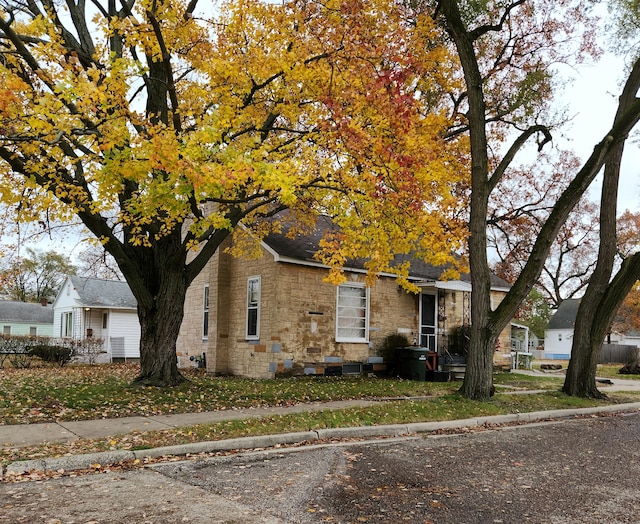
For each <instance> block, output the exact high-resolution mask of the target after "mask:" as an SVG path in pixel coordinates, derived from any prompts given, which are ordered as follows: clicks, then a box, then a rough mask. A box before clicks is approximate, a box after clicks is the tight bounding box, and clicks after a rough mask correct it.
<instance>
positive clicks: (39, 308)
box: [0, 300, 53, 337]
mask: <svg viewBox="0 0 640 524" xmlns="http://www.w3.org/2000/svg"><path fill="white" fill-rule="evenodd" d="M0 326H2V334H3V335H31V336H39V337H50V336H51V335H52V333H53V308H52V307H51V306H50V305H48V304H45V305H42V304H33V303H27V302H14V301H12V300H0Z"/></svg>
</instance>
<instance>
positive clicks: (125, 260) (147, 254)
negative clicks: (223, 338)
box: [105, 228, 197, 387]
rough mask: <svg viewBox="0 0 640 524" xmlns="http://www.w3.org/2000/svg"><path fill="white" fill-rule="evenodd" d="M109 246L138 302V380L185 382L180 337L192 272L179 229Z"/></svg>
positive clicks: (152, 383) (155, 383)
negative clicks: (145, 243) (148, 241)
mask: <svg viewBox="0 0 640 524" xmlns="http://www.w3.org/2000/svg"><path fill="white" fill-rule="evenodd" d="M114 246H115V248H114ZM105 247H106V248H107V250H109V249H111V253H112V254H114V257H115V258H116V261H117V262H118V265H119V267H120V270H121V271H122V274H123V275H124V277H125V279H126V280H127V283H128V284H129V287H130V288H131V291H132V293H133V295H134V296H135V298H136V301H137V303H138V319H139V321H140V375H139V376H138V377H137V378H136V379H135V380H134V384H136V385H148V386H160V387H164V386H175V385H177V384H180V383H181V382H184V381H185V378H184V377H183V376H182V375H181V374H180V372H179V371H178V363H177V356H176V341H177V339H178V334H179V332H180V326H181V324H182V319H183V317H184V302H185V296H186V293H187V288H188V287H189V284H190V283H191V281H192V277H191V276H190V272H189V271H188V270H187V265H186V256H187V250H186V249H185V247H184V245H183V243H182V234H181V232H180V230H179V229H177V228H176V229H175V230H174V231H172V232H170V233H168V234H166V235H165V236H162V237H160V238H157V239H156V240H155V242H154V243H153V245H151V246H149V247H148V248H147V249H144V250H142V249H141V248H140V246H132V245H130V244H128V243H125V244H119V243H115V242H113V243H107V244H106V246H105ZM141 252H142V255H141ZM195 274H197V273H195Z"/></svg>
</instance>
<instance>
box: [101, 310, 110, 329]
mask: <svg viewBox="0 0 640 524" xmlns="http://www.w3.org/2000/svg"><path fill="white" fill-rule="evenodd" d="M108 321H109V313H107V312H105V313H102V329H107V325H108Z"/></svg>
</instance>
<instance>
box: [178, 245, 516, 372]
mask: <svg viewBox="0 0 640 524" xmlns="http://www.w3.org/2000/svg"><path fill="white" fill-rule="evenodd" d="M327 274H328V271H327V270H326V269H324V268H321V267H318V266H311V265H309V266H307V265H302V264H290V263H285V262H276V261H275V260H274V258H273V255H272V254H271V253H269V252H267V251H266V250H263V254H262V257H261V258H258V259H245V258H242V259H238V258H235V257H232V256H231V255H228V254H226V253H224V251H223V250H222V249H221V250H219V251H218V253H216V254H215V255H214V257H213V258H212V260H211V262H210V263H209V264H208V265H207V267H206V268H205V269H204V270H203V271H202V273H201V274H200V275H199V276H198V277H197V279H196V280H195V281H194V283H193V284H192V286H191V287H190V288H189V290H188V292H187V300H186V302H185V317H184V321H183V324H182V327H181V330H180V336H179V338H178V345H177V350H178V358H179V365H180V366H182V367H185V366H190V365H194V361H192V360H190V357H192V356H200V355H201V354H202V353H206V358H207V370H208V371H209V372H211V373H215V374H222V375H224V374H231V375H238V376H248V377H254V378H270V377H273V376H275V375H276V374H283V373H284V374H286V373H291V374H302V373H304V372H305V370H306V372H313V370H314V369H317V370H319V371H321V370H322V366H325V365H330V364H338V363H348V362H366V361H367V360H368V359H369V357H376V356H379V355H380V350H381V346H382V344H383V341H384V339H385V337H387V336H389V335H391V334H396V333H402V334H404V335H405V336H406V337H407V338H408V340H409V341H410V342H411V341H413V340H415V339H417V336H418V333H419V301H418V296H417V295H415V294H412V293H408V292H406V291H405V290H403V289H401V288H400V287H399V286H398V284H397V283H396V281H395V279H393V278H389V277H381V278H379V279H378V280H377V281H376V283H375V285H374V286H373V287H372V288H370V291H369V342H368V343H338V342H336V301H337V287H336V286H335V285H334V284H331V283H328V282H325V281H324V278H325V277H326V276H327ZM254 276H259V277H260V279H261V297H260V329H259V337H258V339H257V340H247V336H246V321H247V281H248V279H249V278H250V277H254ZM345 276H346V278H347V281H348V282H359V283H364V278H365V275H363V274H361V273H355V272H347V273H346V275H345ZM207 284H208V286H209V331H208V338H206V339H204V338H203V332H202V329H203V303H204V288H205V285H207ZM498 296H499V295H496V298H498ZM439 305H441V304H439ZM443 306H444V311H445V316H446V321H445V324H444V325H445V326H446V327H445V331H446V330H447V329H450V328H452V327H454V326H456V325H462V322H463V319H464V318H465V316H468V311H466V312H465V308H468V304H465V301H464V300H463V294H462V293H461V292H451V291H447V292H446V293H445V295H444V304H443ZM445 334H448V333H445ZM501 344H507V345H502V347H503V348H506V347H508V344H509V330H505V332H504V333H503V335H502V336H501Z"/></svg>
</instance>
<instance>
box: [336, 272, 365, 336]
mask: <svg viewBox="0 0 640 524" xmlns="http://www.w3.org/2000/svg"><path fill="white" fill-rule="evenodd" d="M368 338H369V290H368V288H366V287H365V286H364V285H362V284H354V283H348V284H341V285H340V286H338V300H337V313H336V342H367V340H368Z"/></svg>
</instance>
